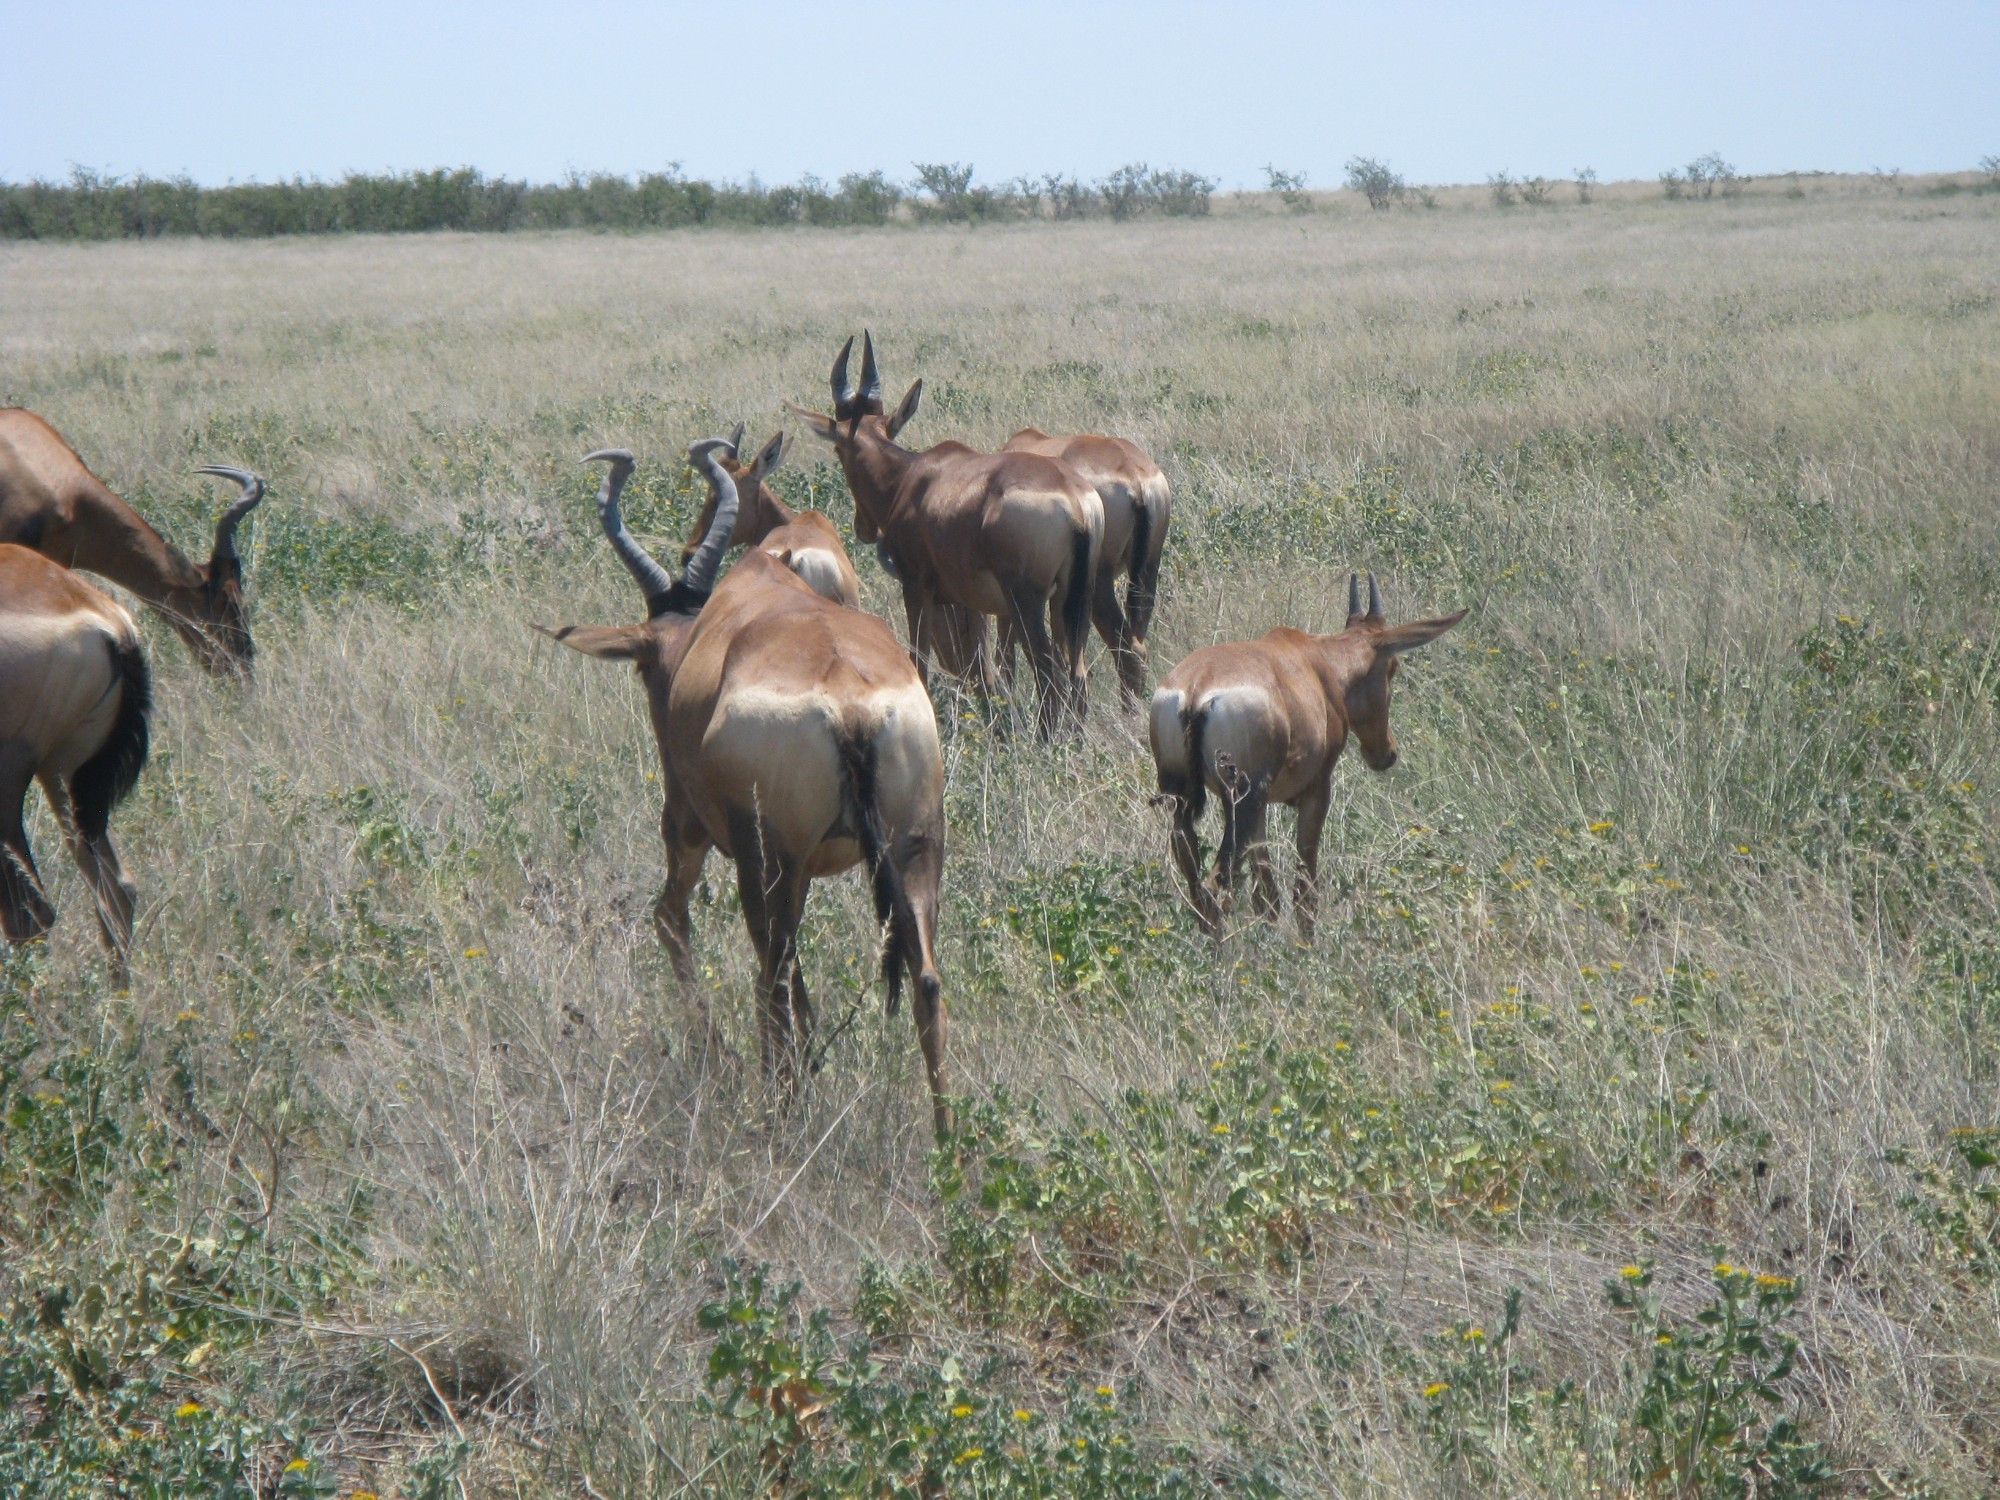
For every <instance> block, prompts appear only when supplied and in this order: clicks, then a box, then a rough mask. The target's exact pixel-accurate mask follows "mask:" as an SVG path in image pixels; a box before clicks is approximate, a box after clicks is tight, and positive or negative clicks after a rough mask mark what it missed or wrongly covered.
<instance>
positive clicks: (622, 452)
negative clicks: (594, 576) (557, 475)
mask: <svg viewBox="0 0 2000 1500" xmlns="http://www.w3.org/2000/svg"><path fill="white" fill-rule="evenodd" d="M583 462H584V463H587V464H596V463H606V464H610V465H611V467H610V469H609V470H608V471H607V472H606V473H605V476H604V483H603V484H601V485H599V486H598V489H597V520H598V524H600V525H601V526H603V528H604V536H605V540H607V541H609V542H610V543H611V550H612V551H614V552H616V553H617V554H618V559H619V561H620V562H622V563H624V564H625V566H626V568H627V569H628V570H629V571H630V572H631V574H632V576H633V577H634V578H636V579H637V580H638V581H639V587H640V589H641V590H642V591H644V593H645V595H646V611H647V614H648V615H649V616H651V615H657V614H659V613H661V612H662V606H663V605H664V604H665V602H666V598H667V595H668V594H670V593H672V592H673V587H674V580H673V579H672V578H671V577H670V576H669V575H668V573H667V570H666V569H665V568H663V567H661V566H660V565H659V564H658V563H657V562H655V561H654V560H653V558H652V555H651V554H650V553H648V552H647V551H646V549H645V548H644V547H641V546H640V545H639V543H638V542H637V540H635V539H634V537H633V535H632V533H631V532H629V531H627V530H626V529H625V517H624V515H623V514H622V513H621V512H620V511H619V509H618V495H619V492H620V491H621V490H623V489H624V488H625V481H626V480H628V479H630V478H631V477H632V470H633V468H634V467H635V466H636V464H637V460H636V459H634V458H633V457H632V454H631V451H630V450H629V449H625V448H599V449H598V450H597V451H596V452H595V453H586V454H585V455H584V456H583Z"/></svg>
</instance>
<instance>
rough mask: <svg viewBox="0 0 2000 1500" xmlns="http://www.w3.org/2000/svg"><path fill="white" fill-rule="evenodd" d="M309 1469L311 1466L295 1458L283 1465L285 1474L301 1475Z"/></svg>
mask: <svg viewBox="0 0 2000 1500" xmlns="http://www.w3.org/2000/svg"><path fill="white" fill-rule="evenodd" d="M311 1467H312V1465H311V1464H309V1463H307V1462H306V1461H305V1460H304V1459H303V1458H295V1459H293V1460H292V1461H291V1462H290V1463H288V1464H286V1465H285V1472H286V1473H287V1474H303V1473H305V1471H306V1470H307V1469H310V1468H311Z"/></svg>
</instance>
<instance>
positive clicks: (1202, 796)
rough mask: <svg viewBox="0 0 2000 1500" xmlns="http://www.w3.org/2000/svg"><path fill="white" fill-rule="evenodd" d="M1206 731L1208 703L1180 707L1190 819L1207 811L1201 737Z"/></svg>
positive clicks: (1206, 774) (1206, 780)
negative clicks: (1185, 755) (1184, 744)
mask: <svg viewBox="0 0 2000 1500" xmlns="http://www.w3.org/2000/svg"><path fill="white" fill-rule="evenodd" d="M1207 733H1208V705H1207V704H1206V703H1203V704H1201V705H1199V706H1196V705H1195V704H1194V703H1193V702H1192V701H1190V702H1189V703H1187V704H1186V705H1184V706H1183V707H1182V709H1181V734H1182V736H1183V738H1184V740H1185V742H1186V744H1187V766H1188V787H1187V792H1186V794H1185V795H1186V797H1187V807H1188V817H1189V819H1190V820H1193V819H1197V818H1199V817H1200V816H1201V815H1202V814H1203V813H1204V812H1206V811H1208V766H1207V764H1206V762H1205V761H1204V760H1203V758H1202V757H1203V756H1204V755H1205V754H1206V753H1207V751H1206V750H1205V749H1204V747H1203V745H1202V738H1203V736H1205V735H1206V734H1207Z"/></svg>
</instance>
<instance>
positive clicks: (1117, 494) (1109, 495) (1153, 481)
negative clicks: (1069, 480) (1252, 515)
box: [1000, 427, 1170, 707]
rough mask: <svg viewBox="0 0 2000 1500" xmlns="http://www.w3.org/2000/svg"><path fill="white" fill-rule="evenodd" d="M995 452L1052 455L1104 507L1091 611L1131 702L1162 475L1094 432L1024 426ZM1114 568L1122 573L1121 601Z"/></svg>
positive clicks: (1163, 495) (1155, 593)
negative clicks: (1063, 433) (1068, 433)
mask: <svg viewBox="0 0 2000 1500" xmlns="http://www.w3.org/2000/svg"><path fill="white" fill-rule="evenodd" d="M1000 451H1001V452H1003V453H1039V454H1041V455H1042V456H1043V457H1045V458H1059V459H1061V460H1062V461H1063V462H1064V463H1066V464H1068V465H1069V466H1070V467H1071V468H1072V469H1074V470H1076V472H1077V473H1079V474H1081V475H1082V476H1083V478H1084V481H1085V482H1086V483H1087V484H1089V485H1090V486H1091V487H1092V488H1093V489H1095V490H1096V491H1097V498H1098V500H1099V501H1100V502H1102V504H1103V506H1104V546H1103V548H1102V550H1101V551H1100V552H1099V553H1098V558H1097V576H1096V579H1095V582H1094V583H1093V586H1092V589H1091V595H1090V615H1091V618H1092V620H1094V621H1095V622H1096V624H1097V633H1098V635H1100V636H1102V637H1103V639H1104V644H1105V646H1106V648H1107V649H1109V651H1110V652H1111V659H1112V661H1113V663H1114V664H1115V665H1116V666H1117V668H1118V686H1119V691H1120V695H1121V696H1122V697H1123V699H1124V701H1125V703H1126V705H1127V706H1128V707H1129V706H1131V705H1133V704H1136V703H1138V702H1139V700H1140V698H1141V697H1142V696H1143V695H1144V693H1145V691H1146V628H1147V626H1149V625H1150V624H1151V623H1152V620H1153V605H1154V603H1155V601H1156V600H1157V599H1158V597H1159V588H1160V556H1161V554H1162V553H1163V552H1164V551H1165V550H1166V546H1167V523H1168V519H1169V510H1170V495H1169V491H1168V487H1167V476H1166V475H1165V474H1162V473H1161V472H1160V466H1159V465H1158V464H1156V463H1154V462H1153V460H1152V459H1151V458H1149V457H1147V455H1146V453H1145V451H1144V450H1143V449H1141V448H1140V447H1138V446H1137V445H1136V444H1134V443H1128V442H1126V441H1125V439H1123V438H1115V437H1100V436H1098V435H1096V434H1094V433H1083V434H1080V435H1079V436H1076V437H1050V436H1049V435H1048V434H1047V433H1046V432H1042V431H1040V430H1039V429H1037V428H1034V427H1023V428H1022V429H1021V430H1020V431H1019V432H1017V433H1015V434H1014V435H1013V436H1012V437H1010V438H1008V439H1007V441H1006V443H1005V444H1003V445H1002V447H1001V450H1000ZM1120 573H1123V574H1124V575H1125V577H1126V583H1125V598H1124V600H1123V602H1122V603H1121V602H1120V600H1119V598H1118V575H1119V574H1120ZM1001 635H1002V640H1001V645H1000V652H1001V655H1002V657H1003V658H1006V657H1009V656H1011V654H1012V649H1013V641H1012V639H1011V638H1010V637H1009V636H1008V634H1007V632H1006V630H1005V627H1004V626H1003V627H1002V631H1001Z"/></svg>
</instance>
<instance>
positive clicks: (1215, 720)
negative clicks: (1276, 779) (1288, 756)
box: [1201, 687, 1283, 795]
mask: <svg viewBox="0 0 2000 1500" xmlns="http://www.w3.org/2000/svg"><path fill="white" fill-rule="evenodd" d="M1201 707H1202V710H1203V713H1204V719H1205V722H1204V728H1203V733H1202V740H1201V749H1202V759H1203V760H1204V761H1205V762H1206V765H1205V766H1204V767H1203V769H1204V770H1205V771H1206V772H1207V774H1208V783H1209V785H1210V786H1212V787H1214V788H1215V789H1216V790H1217V791H1219V792H1222V793H1224V794H1225V795H1233V794H1235V793H1237V792H1240V791H1241V790H1242V777H1243V776H1244V774H1245V773H1246V772H1247V773H1250V774H1254V775H1258V776H1261V777H1263V778H1265V779H1266V780H1268V779H1269V777H1270V776H1271V774H1272V773H1273V772H1274V771H1275V770H1276V767H1277V761H1278V758H1279V757H1274V756H1273V754H1272V750H1273V748H1274V746H1273V741H1274V739H1275V738H1276V736H1277V732H1278V726H1279V725H1280V724H1282V723H1283V715H1282V713H1281V711H1280V710H1279V707H1278V705H1277V704H1275V703H1273V702H1272V701H1271V697H1270V695H1269V694H1268V693H1266V692H1265V691H1264V690H1263V689H1262V688H1257V687H1231V688H1225V689H1223V690H1222V691H1220V692H1217V693H1211V694H1210V695H1209V696H1208V697H1207V698H1205V699H1203V700H1202V703H1201Z"/></svg>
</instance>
